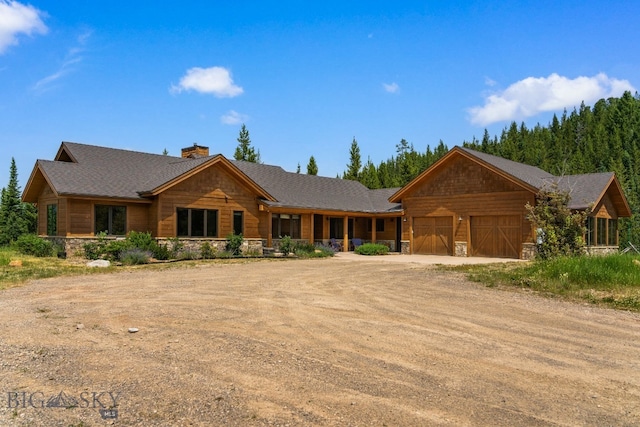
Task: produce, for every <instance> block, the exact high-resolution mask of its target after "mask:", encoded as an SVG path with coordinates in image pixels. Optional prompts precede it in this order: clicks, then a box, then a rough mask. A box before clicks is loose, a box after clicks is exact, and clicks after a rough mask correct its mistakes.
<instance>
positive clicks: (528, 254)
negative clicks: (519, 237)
mask: <svg viewBox="0 0 640 427" xmlns="http://www.w3.org/2000/svg"><path fill="white" fill-rule="evenodd" d="M535 257H536V244H535V243H523V244H522V252H521V253H520V259H526V260H529V261H531V260H532V259H534V258H535Z"/></svg>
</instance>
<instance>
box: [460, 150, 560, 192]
mask: <svg viewBox="0 0 640 427" xmlns="http://www.w3.org/2000/svg"><path fill="white" fill-rule="evenodd" d="M458 148H459V149H460V150H462V151H464V152H466V153H468V154H470V155H472V156H473V157H475V158H477V159H480V160H482V161H484V162H485V163H488V164H490V165H492V166H493V167H495V168H497V169H500V170H501V171H503V172H506V173H508V174H509V175H511V176H512V177H514V178H517V179H519V180H520V181H522V182H524V183H526V184H529V185H531V186H532V187H535V188H537V189H538V190H539V189H541V188H542V187H543V186H544V185H545V183H546V180H547V179H549V178H554V176H553V175H552V174H550V173H549V172H545V171H543V170H542V169H540V168H537V167H535V166H529V165H525V164H524V163H518V162H514V161H512V160H507V159H504V158H502V157H498V156H493V155H491V154H486V153H482V152H480V151H475V150H471V149H470V148H466V147H458Z"/></svg>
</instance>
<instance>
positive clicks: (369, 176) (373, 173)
mask: <svg viewBox="0 0 640 427" xmlns="http://www.w3.org/2000/svg"><path fill="white" fill-rule="evenodd" d="M359 181H360V183H361V184H362V185H364V186H365V187H367V188H370V189H372V190H374V189H376V188H380V179H379V178H378V171H377V169H376V166H375V165H374V164H373V163H372V162H371V158H368V159H367V163H365V165H364V167H363V168H362V173H361V174H360V179H359Z"/></svg>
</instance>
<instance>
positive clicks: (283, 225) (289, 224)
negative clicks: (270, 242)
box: [271, 214, 300, 239]
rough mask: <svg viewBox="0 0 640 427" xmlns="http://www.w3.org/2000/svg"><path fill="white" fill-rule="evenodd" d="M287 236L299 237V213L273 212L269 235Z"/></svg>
mask: <svg viewBox="0 0 640 427" xmlns="http://www.w3.org/2000/svg"><path fill="white" fill-rule="evenodd" d="M284 236H289V237H291V238H292V239H299V238H300V215H289V214H273V215H272V217H271V237H273V238H276V239H277V238H278V237H284Z"/></svg>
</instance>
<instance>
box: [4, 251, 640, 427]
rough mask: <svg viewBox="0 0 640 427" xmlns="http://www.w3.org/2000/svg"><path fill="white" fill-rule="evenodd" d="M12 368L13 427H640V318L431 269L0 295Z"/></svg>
mask: <svg viewBox="0 0 640 427" xmlns="http://www.w3.org/2000/svg"><path fill="white" fill-rule="evenodd" d="M131 327H135V328H138V329H139V331H138V332H136V333H130V332H128V328H131ZM0 355H1V359H0V393H1V396H2V399H0V425H3V426H4V425H8V426H11V425H19V426H26V425H29V426H31V425H35V426H56V425H59V426H69V425H72V426H100V425H122V426H129V425H139V426H183V425H184V426H189V425H195V426H216V425H238V426H245V425H248V426H252V425H255V426H267V425H268V426H275V425H280V426H284V425H290V426H296V425H322V426H324V425H335V426H343V425H346V426H375V425H377V426H383V425H387V426H413V425H415V426H430V425H435V426H439V425H452V426H453V425H455V426H464V425H483V426H484V425H491V426H515V425H536V426H543V425H562V426H565V425H593V426H605V425H638V424H639V423H640V316H639V315H637V314H630V313H627V312H621V311H613V310H608V309H600V308H595V307H591V306H587V305H579V304H573V303H565V302H560V301H555V300H549V299H543V298H539V297H536V296H533V295H530V294H527V293H523V292H513V291H501V290H496V289H489V288H486V287H483V286H482V285H479V284H473V283H469V282H467V281H466V280H465V279H464V277H463V276H461V275H459V274H457V273H448V272H440V271H437V270H435V269H434V268H433V267H431V266H428V265H422V264H419V263H411V264H406V263H399V262H375V261H362V260H361V259H356V260H350V259H346V258H336V259H325V260H305V261H260V262H251V263H243V264H213V263H212V264H205V265H199V266H197V267H184V266H183V267H180V266H173V267H171V268H169V269H167V270H160V271H148V270H146V271H145V270H133V271H126V272H122V273H116V274H107V275H94V276H86V277H74V278H66V279H48V280H40V281H36V282H32V283H29V284H27V285H25V286H22V287H19V288H13V289H9V290H5V291H1V292H0ZM114 402H115V403H114ZM47 405H49V406H47ZM109 409H116V410H117V418H114V417H115V416H116V412H115V411H110V410H109ZM102 417H105V418H106V419H102ZM110 417H111V418H110Z"/></svg>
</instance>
